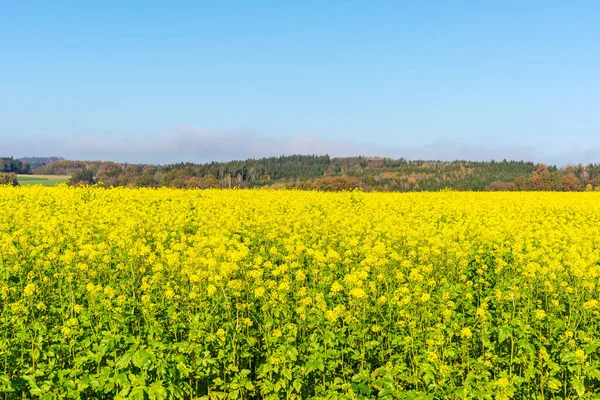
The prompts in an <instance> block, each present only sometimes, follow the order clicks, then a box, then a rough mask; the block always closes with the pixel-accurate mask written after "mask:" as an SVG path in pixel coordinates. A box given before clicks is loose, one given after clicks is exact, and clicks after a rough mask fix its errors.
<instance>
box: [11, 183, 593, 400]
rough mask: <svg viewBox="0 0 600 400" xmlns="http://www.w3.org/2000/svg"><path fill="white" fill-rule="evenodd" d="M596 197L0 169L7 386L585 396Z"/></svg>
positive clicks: (216, 393) (138, 392)
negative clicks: (191, 185) (10, 179)
mask: <svg viewBox="0 0 600 400" xmlns="http://www.w3.org/2000/svg"><path fill="white" fill-rule="evenodd" d="M599 278H600V194H598V193H548V192H538V193H531V192H529V193H468V192H464V193H463V192H451V191H449V192H437V193H405V194H397V193H396V194H394V193H363V192H341V193H323V192H301V191H285V190H281V191H274V190H179V189H123V188H118V189H100V188H90V187H84V188H69V187H65V186H63V187H58V188H46V187H41V186H34V187H16V188H13V187H0V395H2V394H3V395H4V397H5V398H7V399H8V398H23V397H25V398H29V397H40V398H47V399H50V398H107V399H108V398H139V399H143V398H149V399H163V398H186V399H189V398H245V399H246V398H270V399H279V398H347V399H357V398H365V399H366V398H373V397H378V396H379V397H381V398H389V399H392V398H448V397H449V398H492V397H495V398H500V399H507V398H552V397H555V398H563V399H564V398H576V397H578V396H581V397H583V398H593V394H594V393H597V392H598V391H600V353H599V350H598V348H599V347H600V318H598V317H599V310H600V309H599V305H600V303H599V297H600V289H599V283H600V282H599Z"/></svg>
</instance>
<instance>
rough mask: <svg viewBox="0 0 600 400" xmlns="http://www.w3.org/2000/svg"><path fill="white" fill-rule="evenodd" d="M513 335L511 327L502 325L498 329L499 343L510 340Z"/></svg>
mask: <svg viewBox="0 0 600 400" xmlns="http://www.w3.org/2000/svg"><path fill="white" fill-rule="evenodd" d="M511 335H512V329H511V328H510V327H509V326H506V325H502V326H501V327H499V328H498V343H502V342H504V341H505V340H507V339H509V338H510V337H511Z"/></svg>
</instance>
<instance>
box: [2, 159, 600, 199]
mask: <svg viewBox="0 0 600 400" xmlns="http://www.w3.org/2000/svg"><path fill="white" fill-rule="evenodd" d="M11 160H12V159H11ZM12 161H13V162H14V161H18V160H12ZM30 170H31V171H32V172H33V173H36V174H43V175H71V184H72V185H81V184H97V185H100V186H105V187H110V186H114V187H116V186H125V187H163V186H167V187H177V188H233V187H238V188H256V187H272V188H283V187H287V188H298V189H304V190H324V191H339V190H350V189H354V188H361V189H363V190H378V191H400V192H409V191H437V190H442V189H445V188H449V189H453V190H459V191H461V190H469V191H530V190H534V191H536V190H537V191H584V190H588V191H589V190H600V164H588V165H576V166H571V165H569V166H566V167H561V168H559V167H556V166H547V165H544V164H534V163H532V162H525V161H507V160H503V161H489V162H473V161H464V160H463V161H460V160H457V161H426V160H406V159H404V158H400V159H391V158H378V157H337V158H331V157H329V156H327V155H325V156H316V155H293V156H281V157H269V158H261V159H248V160H237V161H229V162H211V163H205V164H195V163H178V164H169V165H142V164H127V163H115V162H109V161H73V160H64V159H58V158H56V159H51V158H48V159H47V164H44V165H40V166H38V167H37V168H33V169H30ZM7 172H13V171H7ZM18 173H22V172H18Z"/></svg>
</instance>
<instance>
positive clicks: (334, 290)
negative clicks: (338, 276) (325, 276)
mask: <svg viewBox="0 0 600 400" xmlns="http://www.w3.org/2000/svg"><path fill="white" fill-rule="evenodd" d="M342 290H344V287H343V286H342V285H340V284H339V283H338V282H333V283H332V284H331V288H330V291H331V293H333V294H337V293H339V292H341V291H342Z"/></svg>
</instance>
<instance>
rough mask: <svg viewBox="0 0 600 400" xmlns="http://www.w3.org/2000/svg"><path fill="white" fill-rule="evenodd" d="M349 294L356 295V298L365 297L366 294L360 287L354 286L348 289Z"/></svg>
mask: <svg viewBox="0 0 600 400" xmlns="http://www.w3.org/2000/svg"><path fill="white" fill-rule="evenodd" d="M350 296H352V297H356V298H357V299H364V298H365V297H367V294H366V293H365V291H364V290H363V289H362V288H354V289H352V290H350Z"/></svg>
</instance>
